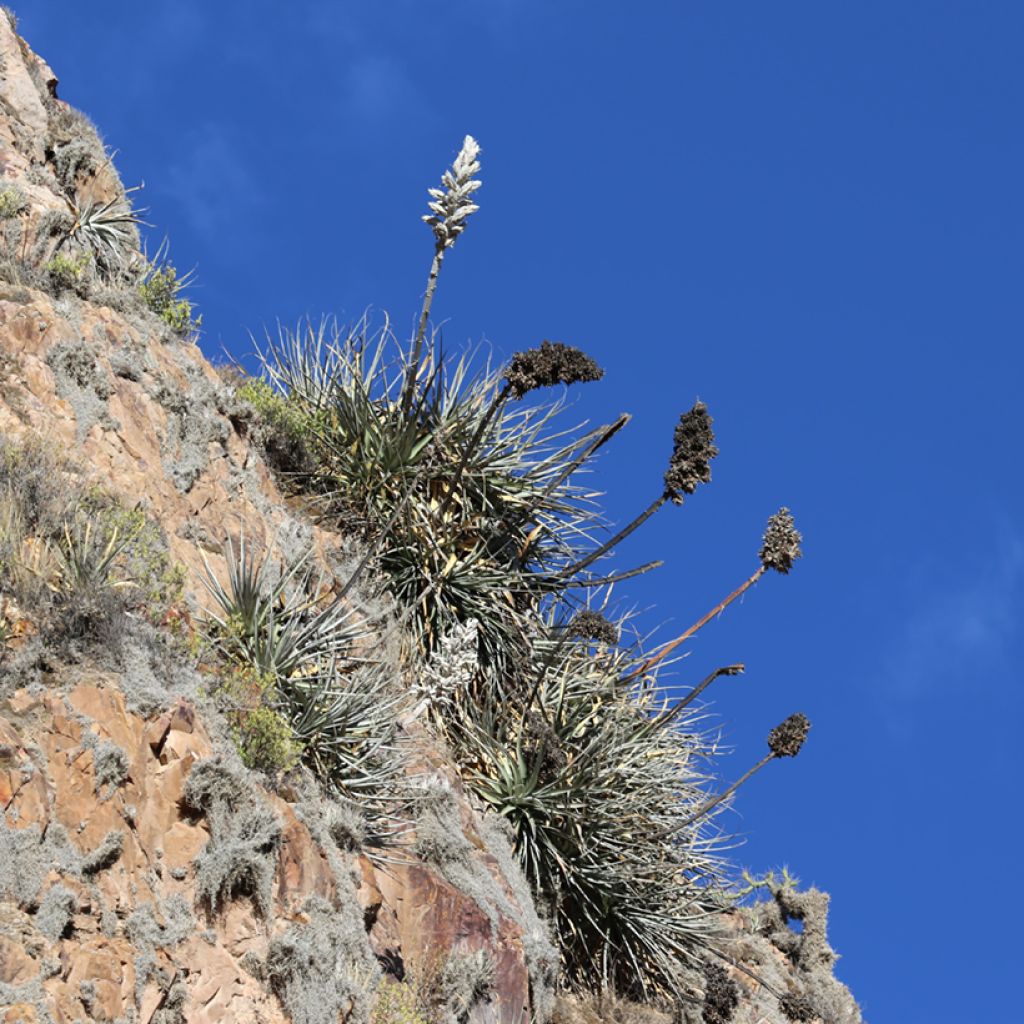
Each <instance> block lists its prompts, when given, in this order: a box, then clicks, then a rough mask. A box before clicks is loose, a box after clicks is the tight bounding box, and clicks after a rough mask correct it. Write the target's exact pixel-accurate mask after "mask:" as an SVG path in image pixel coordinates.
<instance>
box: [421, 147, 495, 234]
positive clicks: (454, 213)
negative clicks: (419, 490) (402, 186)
mask: <svg viewBox="0 0 1024 1024" xmlns="http://www.w3.org/2000/svg"><path fill="white" fill-rule="evenodd" d="M479 155H480V146H479V144H478V143H477V141H476V139H474V138H473V136H472V135H467V136H466V138H465V139H464V140H463V142H462V149H460V150H459V155H458V156H457V157H456V158H455V163H453V164H452V167H451V170H448V171H445V172H444V174H442V175H441V185H442V186H443V187H442V188H431V189H427V192H428V193H429V195H430V199H431V201H430V202H429V203H428V204H427V205H428V206H429V207H430V209H431V211H432V212H431V213H428V214H424V216H423V220H424V221H425V222H426V223H427V224H429V225H430V226H431V227H432V228H433V229H434V237H435V238H436V239H437V245H438V248H439V249H442V250H443V249H449V248H451V247H452V246H453V245H454V244H455V239H456V238H458V236H459V235H460V234H462V232H463V231H464V230H465V227H466V218H467V217H469V215H470V214H471V213H476V211H477V210H479V209H480V207H479V206H477V205H476V204H475V203H474V202H473V200H472V198H471V197H472V195H473V193H474V192H475V191H476V190H477V189H478V188H479V187H480V186H481V184H482V182H481V181H479V180H477V179H476V178H474V177H473V175H474V174H478V173H479V171H480V161H479V160H478V159H477V157H478V156H479Z"/></svg>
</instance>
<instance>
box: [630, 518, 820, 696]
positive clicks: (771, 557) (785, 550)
mask: <svg viewBox="0 0 1024 1024" xmlns="http://www.w3.org/2000/svg"><path fill="white" fill-rule="evenodd" d="M802 540H803V538H802V537H801V536H800V533H799V531H798V530H797V528H796V525H795V524H794V522H793V514H792V513H791V512H790V511H789V509H788V508H785V507H783V508H780V509H779V511H778V512H776V513H775V515H773V516H769V518H768V525H767V527H766V528H765V531H764V538H763V541H762V544H761V550H760V552H759V553H758V557H759V558H760V559H761V564H760V565H759V566H758V567H757V570H756V571H755V572H754V574H753V575H752V576H750V577H749V578H748V579H746V580H744V582H743V583H741V584H740V585H739V586H738V587H737V588H736V589H735V590H734V591H733V592H732V593H731V594H730V595H729V596H728V597H726V598H725V599H724V600H722V601H719V602H718V604H716V605H715V607H714V608H712V609H711V611H709V612H708V613H707V614H706V615H703V616H701V618H699V619H698V620H697V621H696V622H695V623H694V624H693V625H692V626H690V628H689V629H687V630H686V631H685V632H683V633H681V634H680V635H679V636H677V637H676V638H675V639H674V640H672V641H670V642H669V643H667V644H666V645H665V646H664V647H662V649H661V650H660V651H658V653H657V654H655V655H652V656H651V657H650V658H648V659H647V660H646V661H645V662H644V663H643V664H642V665H641V666H640V667H639V668H638V669H637V670H636V671H635V672H634V673H633V675H631V676H630V677H629V678H630V679H633V678H635V677H636V676H639V675H642V674H643V673H644V672H648V671H650V670H651V669H652V668H654V667H655V666H656V665H657V664H658V663H659V662H662V661H664V660H665V658H667V657H668V656H669V655H670V654H671V653H672V652H673V651H674V650H676V648H678V647H679V646H680V645H681V644H684V643H685V642H686V641H687V640H689V639H690V638H691V637H693V636H694V635H695V634H696V633H698V632H700V630H702V629H703V628H704V627H705V626H706V625H707V624H708V623H709V622H710V621H711V620H712V619H714V618H717V617H718V616H719V615H721V614H722V612H724V611H725V609H726V608H728V607H729V605H731V604H732V603H733V601H735V600H736V599H737V598H738V597H742V596H743V595H744V594H745V593H746V592H747V591H748V590H749V589H750V588H751V587H752V586H753V585H754V584H755V583H757V581H758V580H759V579H760V578H761V577H762V576H763V575H764V574H765V573H766V572H767V571H768V570H769V569H774V570H775V571H776V572H780V573H782V574H783V575H787V574H788V573H789V570H790V569H791V568H792V567H793V561H794V559H797V558H800V557H801V556H802V554H803V552H802V551H801V550H800V542H801V541H802Z"/></svg>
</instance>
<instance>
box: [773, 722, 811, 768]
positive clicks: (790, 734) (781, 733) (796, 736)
mask: <svg viewBox="0 0 1024 1024" xmlns="http://www.w3.org/2000/svg"><path fill="white" fill-rule="evenodd" d="M810 731H811V723H810V720H809V719H808V718H807V716H806V715H802V714H800V713H799V712H797V714H795V715H790V716H789V718H787V719H786V720H785V721H784V722H783V723H782V724H781V725H777V726H775V728H774V729H772V731H771V732H770V733H768V747H769V749H770V750H771V752H772V753H773V754H774V755H775V756H776V757H796V755H797V754H799V753H800V748H801V747H802V746H803V745H804V740H806V739H807V734H808V733H809V732H810Z"/></svg>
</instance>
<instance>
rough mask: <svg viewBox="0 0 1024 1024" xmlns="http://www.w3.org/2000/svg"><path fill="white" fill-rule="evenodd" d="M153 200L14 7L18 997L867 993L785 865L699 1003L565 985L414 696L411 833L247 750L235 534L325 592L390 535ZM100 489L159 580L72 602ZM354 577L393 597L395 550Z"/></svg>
mask: <svg viewBox="0 0 1024 1024" xmlns="http://www.w3.org/2000/svg"><path fill="white" fill-rule="evenodd" d="M125 210H130V197H129V196H128V195H127V194H126V192H125V189H124V187H123V185H122V184H121V182H120V180H119V179H118V176H117V173H116V171H115V170H114V167H113V165H112V164H111V162H110V160H109V158H108V156H107V154H106V152H105V150H104V148H103V144H102V142H101V141H100V139H99V137H98V135H97V134H96V131H95V129H94V128H93V127H92V125H91V124H90V123H89V122H88V121H87V119H85V118H84V117H83V116H82V115H80V114H78V113H76V112H74V111H72V110H71V109H70V108H69V107H67V106H66V105H65V104H64V103H63V102H62V101H61V100H60V99H59V98H58V96H57V79H56V77H55V75H54V74H53V72H52V71H51V70H50V68H49V67H48V66H47V65H46V63H45V62H44V61H43V60H41V59H40V58H39V57H38V56H36V55H35V54H34V53H33V52H32V51H31V50H30V49H29V47H28V46H27V44H26V43H25V41H24V40H22V39H20V38H19V37H18V35H17V33H16V29H15V25H14V22H13V20H12V19H11V18H9V17H8V16H7V14H6V13H5V14H0V245H2V249H3V251H2V253H0V463H2V467H0V570H2V571H0V807H2V808H3V811H4V816H3V819H2V822H0V1021H4V1022H7V1024H14V1022H19V1021H23V1022H29V1021H60V1022H72V1021H140V1022H142V1024H150V1022H159V1024H172V1022H180V1021H196V1022H205V1021H250V1020H251V1021H257V1020H258V1021H277V1020H282V1021H284V1020H295V1021H299V1022H309V1024H313V1022H330V1021H337V1020H349V1019H351V1020H353V1021H360V1020H362V1021H365V1020H368V1019H373V1020H375V1021H376V1022H377V1024H419V1022H422V1024H428V1022H429V1021H433V1020H438V1021H444V1022H460V1024H462V1022H466V1021H472V1022H474V1024H485V1022H490V1021H493V1022H498V1021H502V1022H506V1024H518V1022H521V1021H524V1020H526V1019H534V1018H536V1019H538V1020H549V1019H551V1018H552V1016H553V1015H556V1016H558V1017H559V1018H560V1019H562V1020H565V1021H569V1020H577V1019H585V1020H597V1019H620V1018H623V1019H624V1018H625V1017H632V1018H640V1017H646V1018H649V1019H653V1018H657V1019H658V1020H667V1019H669V1018H668V1015H669V1014H670V1013H673V1012H674V1013H675V1015H676V1016H679V1017H681V1018H685V1019H688V1020H693V1021H697V1020H701V1019H703V1020H705V1021H709V1022H710V1021H726V1020H735V1021H750V1022H754V1021H776V1020H785V1019H791V1020H818V1019H827V1020H829V1021H835V1022H837V1024H846V1022H850V1024H853V1022H856V1021H859V1020H860V1015H859V1012H858V1011H857V1008H856V1004H855V1003H854V1002H853V1000H852V999H851V998H850V997H849V994H848V993H847V992H846V990H845V989H844V988H843V987H842V986H841V985H840V984H839V983H838V982H836V981H835V980H834V979H833V978H832V974H831V966H832V962H833V960H834V954H833V953H832V951H831V949H830V948H829V946H828V943H827V939H826V936H825V917H826V909H827V897H825V896H824V895H823V894H819V893H815V892H813V891H812V892H810V893H798V892H796V891H795V890H793V889H792V888H791V887H788V886H785V885H780V886H766V889H765V892H766V894H767V895H768V896H769V899H768V900H767V901H766V902H762V903H761V904H759V905H758V906H757V907H755V908H754V909H747V910H734V911H728V912H726V911H723V913H722V916H721V920H720V921H719V923H718V926H717V929H716V934H717V935H718V937H719V948H720V951H721V957H720V959H719V963H720V964H721V966H720V967H715V966H709V967H707V969H706V970H705V971H704V972H703V973H701V972H700V971H698V970H694V971H692V972H691V974H692V978H691V983H690V985H689V992H688V994H687V997H686V998H685V999H684V1000H683V1003H682V1005H681V1006H678V1007H677V1008H676V1009H675V1010H674V1011H673V1010H672V1009H671V1007H670V1006H669V1005H668V1004H666V1003H659V1004H658V1005H656V1006H654V1005H652V1006H647V1007H644V1006H640V1005H638V1004H635V1003H627V1002H623V1001H617V1000H615V999H613V998H611V997H610V996H606V997H605V998H604V999H603V1000H598V999H596V998H594V999H588V998H586V997H585V996H583V995H580V994H579V993H577V994H575V995H573V996H569V995H567V994H559V991H558V951H557V950H556V949H555V948H554V946H553V945H552V941H551V937H550V935H549V931H548V926H547V924H546V922H545V921H543V920H542V919H541V916H540V915H539V914H538V912H537V910H536V908H535V906H534V903H533V900H532V898H531V894H530V891H529V888H528V886H527V884H526V882H525V880H524V878H523V875H522V873H521V872H520V869H519V866H518V863H517V860H516V856H515V853H514V850H513V848H512V845H511V842H510V837H509V835H508V834H507V833H506V830H505V829H504V828H503V827H502V826H501V825H500V824H499V820H498V819H496V818H495V817H493V816H489V815H485V814H484V813H482V809H481V806H480V805H479V804H478V802H477V801H476V800H475V799H474V798H472V797H471V796H470V795H468V794H467V792H466V791H465V790H464V788H463V784H462V782H461V780H460V777H459V773H458V771H457V770H456V769H455V768H454V767H453V765H452V764H451V763H450V761H449V759H448V757H447V755H446V753H445V748H444V744H443V743H442V742H441V741H440V740H436V739H433V738H432V735H431V732H430V730H429V729H428V728H426V727H425V726H424V725H423V722H422V720H421V719H418V718H417V717H416V716H415V715H414V714H411V713H408V712H396V729H397V733H396V742H397V743H401V744H402V745H403V747H404V748H405V749H406V751H407V755H406V759H405V761H404V762H403V764H404V767H403V769H402V771H403V781H402V782H401V783H400V784H399V783H396V786H397V789H398V790H400V791H401V793H402V794H403V795H402V797H401V799H398V800H396V806H395V808H393V809H392V810H391V811H390V812H389V817H388V821H389V825H388V829H389V830H390V831H389V833H388V838H387V841H386V842H385V841H384V840H383V839H381V838H380V835H379V834H378V833H377V832H375V829H376V828H377V826H376V825H367V823H366V822H365V821H362V820H360V818H361V814H360V809H359V807H358V803H357V802H356V803H353V801H352V800H350V799H341V798H339V795H338V794H337V793H332V792H328V791H325V790H324V789H323V788H322V787H321V786H320V785H319V784H318V783H317V781H316V779H315V778H313V777H312V776H311V775H310V773H309V772H308V771H306V770H305V769H303V768H302V767H301V766H300V767H295V768H293V769H292V770H289V771H284V772H279V773H276V774H275V773H267V772H260V771H256V770H254V769H253V760H252V758H251V757H250V758H245V757H242V756H240V753H239V749H238V733H237V726H238V718H237V716H235V717H232V711H231V706H230V705H227V706H226V705H225V704H224V702H223V700H218V699H217V697H216V694H215V693H214V690H215V687H214V684H213V681H212V680H211V677H210V675H209V672H208V671H207V669H206V668H205V667H204V660H203V653H202V651H201V650H200V647H201V643H200V641H199V639H198V633H197V631H196V626H195V624H196V621H197V620H198V619H200V618H201V617H202V615H203V613H204V610H205V611H209V610H210V609H211V608H212V607H213V606H214V605H215V602H214V601H213V599H212V598H211V591H210V589H209V587H208V586H206V585H204V583H203V580H204V579H207V578H208V576H209V574H212V576H213V577H216V578H218V579H220V580H224V579H225V577H226V575H227V573H228V571H229V566H228V562H227V558H226V556H225V549H224V547H223V542H224V540H225V538H226V537H227V538H230V539H232V540H233V541H235V542H236V544H237V543H238V542H239V541H240V540H241V539H242V538H244V539H245V542H246V543H248V544H249V545H250V546H252V547H254V548H267V547H270V546H274V547H275V549H276V550H278V551H281V552H282V553H283V554H284V556H285V558H286V559H288V558H292V559H296V558H301V557H304V556H305V553H307V552H312V555H311V556H309V557H311V558H312V559H313V563H311V564H315V565H316V567H317V574H316V579H317V585H318V586H320V587H322V588H325V589H326V590H327V591H331V590H332V589H333V590H334V591H337V590H338V589H339V587H340V581H341V580H342V579H344V578H346V577H345V573H344V571H343V567H345V566H351V564H352V563H353V561H355V560H358V558H359V557H360V556H361V554H362V551H361V548H360V547H359V542H358V541H357V540H353V539H351V538H346V537H343V536H341V535H340V534H338V533H336V532H335V531H333V530H331V529H328V528H326V527H323V526H321V525H317V523H316V522H315V521H314V520H313V518H312V517H311V516H310V515H309V514H308V511H306V510H304V508H303V507H302V506H301V504H300V503H297V502H295V501H293V500H292V499H290V498H288V497H286V496H285V495H283V494H282V493H281V491H280V490H279V488H278V485H277V483H276V482H275V478H274V476H273V475H272V473H271V472H270V471H269V470H268V467H267V461H266V458H265V451H263V450H259V449H258V448H257V446H255V445H254V444H253V443H252V440H253V433H252V430H251V420H252V410H251V408H250V407H248V406H247V405H246V403H244V402H242V401H240V400H239V397H238V395H237V393H236V389H235V388H234V387H233V385H232V383H231V381H230V379H229V378H228V377H227V376H226V375H224V374H222V373H220V372H218V371H216V370H215V369H214V368H212V367H211V366H210V364H209V363H208V362H207V361H206V359H205V358H204V357H203V355H202V353H201V351H200V349H199V348H198V347H197V345H196V344H194V341H193V339H192V338H191V337H190V331H191V329H192V325H191V321H190V319H189V316H188V313H187V310H186V311H185V315H184V317H182V315H181V313H182V310H181V309H180V307H175V306H174V305H173V301H174V293H172V295H171V299H170V300H169V301H167V302H160V301H156V302H154V301H153V296H152V292H150V293H149V294H148V295H147V292H146V290H145V287H143V286H144V285H145V284H146V282H147V280H148V281H150V283H151V281H152V279H151V278H147V271H146V270H145V266H146V261H145V259H144V257H143V255H142V253H141V252H140V251H139V239H138V235H137V231H136V227H135V223H134V222H133V220H132V218H131V217H130V216H129V217H125V216H123V211H125ZM83 508H85V509H89V510H91V511H90V512H89V513H88V515H87V517H86V522H85V525H84V526H83V525H82V524H81V523H79V524H78V525H77V526H76V527H75V529H78V530H80V531H81V532H80V534H79V535H78V537H79V541H80V542H81V543H83V544H85V545H86V546H88V544H89V543H90V537H92V534H90V533H89V530H90V529H91V527H90V522H92V523H93V524H99V523H101V521H104V522H107V521H110V522H114V521H116V523H117V524H120V525H119V526H118V527H117V528H119V529H122V530H123V531H125V532H127V531H128V529H129V526H130V527H131V532H132V536H133V537H135V538H138V537H141V536H145V537H146V538H147V541H146V545H144V546H140V545H138V544H137V545H136V547H135V548H133V549H132V551H133V558H135V559H136V568H137V573H136V583H135V591H134V592H133V593H134V594H135V598H134V599H133V601H130V602H129V601H126V599H123V598H122V597H121V596H118V602H120V603H117V605H116V608H114V605H113V604H111V605H110V607H109V608H108V603H109V602H112V601H113V600H114V598H113V597H112V596H111V594H112V593H113V589H112V588H111V590H110V593H108V591H107V590H106V589H105V588H103V587H100V588H99V589H98V590H96V589H94V590H92V591H90V592H89V593H90V595H91V597H90V602H91V603H88V604H87V606H86V607H84V608H83V607H80V606H78V605H74V603H73V601H72V598H71V596H69V595H70V594H71V588H70V585H67V580H68V572H69V570H68V567H67V556H68V550H64V549H61V550H64V556H63V557H64V559H65V561H64V562H63V563H62V565H63V570H61V568H60V566H58V567H57V569H56V570H53V567H52V565H51V564H50V563H51V562H52V561H53V558H54V557H56V556H54V555H53V554H52V550H51V549H52V548H53V546H52V545H51V546H50V547H47V543H46V535H47V533H49V535H50V537H51V539H53V538H56V544H57V548H60V543H61V538H62V536H63V538H64V539H65V540H66V541H67V548H68V549H74V545H73V543H72V537H71V533H70V532H69V530H70V528H69V527H68V525H67V523H68V516H69V514H70V513H71V511H72V510H75V509H78V510H81V509H83ZM76 514H77V513H76ZM104 516H106V517H107V519H106V520H104V519H103V517H104ZM110 517H113V519H111V518H110ZM76 522H77V520H76ZM125 524H127V525H125ZM96 530H97V531H99V525H96ZM62 531H63V533H62ZM107 536H108V539H109V542H110V544H111V547H110V548H109V549H108V550H109V553H110V554H111V556H113V555H114V554H115V553H116V554H121V553H122V549H121V548H120V547H117V546H116V544H115V543H114V541H113V539H112V538H113V537H114V536H116V529H115V531H113V532H110V533H108V535H107ZM53 550H56V549H53ZM100 554H101V555H102V554H103V552H102V551H101V552H100ZM47 559H49V560H50V561H49V562H48V561H47ZM79 569H81V567H79ZM62 571H63V573H64V575H63V576H62V575H61V572H62ZM54 580H57V581H58V582H56V583H55V582H54ZM61 580H63V582H60V581H61ZM140 581H141V582H140ZM62 588H63V589H62ZM76 593H77V591H76ZM118 594H119V595H120V591H119V592H118ZM33 595H35V596H33ZM55 595H56V596H55ZM344 599H345V602H346V603H347V605H348V606H349V607H350V609H351V614H352V615H353V616H355V617H356V618H360V617H361V618H369V617H373V618H375V619H379V620H387V618H388V615H389V610H388V603H389V598H388V594H387V592H386V588H385V587H384V586H383V585H382V584H380V583H378V582H376V581H375V580H374V579H373V578H372V577H371V576H369V575H368V577H367V579H366V581H361V582H360V584H359V586H357V587H355V588H353V589H352V590H351V591H350V592H349V593H347V594H346V595H345V598H344ZM76 600H77V598H76ZM105 602H107V603H105ZM111 609H113V610H111ZM389 635H391V636H393V635H394V629H392V630H391V633H390V634H389ZM399 646H400V645H399ZM390 657H391V656H390V655H389V658H390ZM402 664H403V663H402V660H401V657H400V654H395V655H394V657H393V658H391V660H388V661H387V662H386V666H385V668H386V670H387V671H393V673H394V675H395V678H394V687H395V688H396V690H401V689H402V688H406V687H408V685H409V680H408V679H405V678H403V677H402V671H403V669H402V667H401V665H402ZM389 666H390V667H389ZM247 764H248V766H247ZM793 921H802V922H803V927H802V931H801V932H797V931H794V930H792V928H791V927H790V923H791V922H793ZM780 997H782V1001H781V1002H780Z"/></svg>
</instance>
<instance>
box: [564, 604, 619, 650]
mask: <svg viewBox="0 0 1024 1024" xmlns="http://www.w3.org/2000/svg"><path fill="white" fill-rule="evenodd" d="M569 635H570V636H575V637H579V639H580V640H596V641H597V642H598V643H601V644H607V645H608V646H609V647H614V646H615V645H616V644H617V643H618V642H619V630H618V628H617V627H616V626H615V624H614V623H612V622H609V621H608V620H607V619H606V618H605V617H604V616H603V615H602V614H601V613H600V612H592V611H584V612H579V613H578V614H577V615H575V616H574V617H573V620H572V622H570V623H569Z"/></svg>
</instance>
